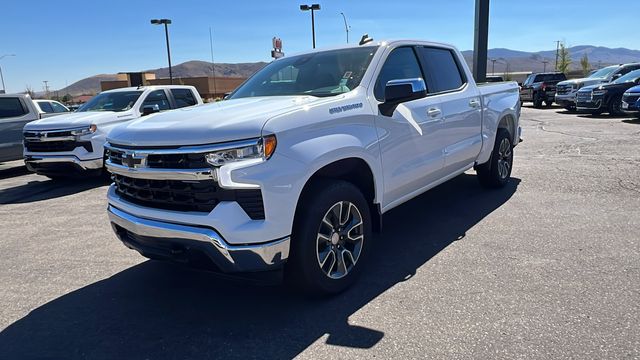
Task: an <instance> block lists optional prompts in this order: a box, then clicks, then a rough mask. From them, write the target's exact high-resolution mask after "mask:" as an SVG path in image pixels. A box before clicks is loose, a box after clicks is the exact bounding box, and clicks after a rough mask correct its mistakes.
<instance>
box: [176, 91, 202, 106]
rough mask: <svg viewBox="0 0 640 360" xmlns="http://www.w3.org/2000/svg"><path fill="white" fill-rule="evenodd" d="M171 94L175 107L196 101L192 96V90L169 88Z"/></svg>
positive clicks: (189, 104)
mask: <svg viewBox="0 0 640 360" xmlns="http://www.w3.org/2000/svg"><path fill="white" fill-rule="evenodd" d="M171 94H172V95H173V98H174V99H175V100H176V107H177V108H182V107H186V106H193V105H195V104H197V103H198V102H197V101H196V98H195V97H194V96H193V92H191V90H189V89H171Z"/></svg>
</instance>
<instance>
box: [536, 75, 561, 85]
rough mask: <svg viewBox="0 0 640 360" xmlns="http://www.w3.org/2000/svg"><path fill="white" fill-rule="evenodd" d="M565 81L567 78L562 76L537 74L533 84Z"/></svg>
mask: <svg viewBox="0 0 640 360" xmlns="http://www.w3.org/2000/svg"><path fill="white" fill-rule="evenodd" d="M563 80H567V77H566V76H564V74H539V75H536V80H535V81H534V82H537V83H539V82H543V81H563Z"/></svg>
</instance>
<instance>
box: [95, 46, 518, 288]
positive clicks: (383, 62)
mask: <svg viewBox="0 0 640 360" xmlns="http://www.w3.org/2000/svg"><path fill="white" fill-rule="evenodd" d="M519 115H520V101H519V97H518V85H517V84H516V83H514V82H505V83H498V84H491V85H489V84H486V85H482V86H476V83H475V82H474V80H473V78H472V75H471V73H470V71H469V69H468V67H467V66H466V64H465V62H464V60H463V57H462V55H461V54H460V52H459V51H458V50H456V49H455V48H454V47H452V46H450V45H445V44H439V43H431V42H421V41H390V42H379V43H369V44H365V45H362V46H355V47H354V46H352V47H342V48H335V49H328V50H322V51H314V52H310V53H305V54H301V55H296V56H291V57H285V58H281V59H278V60H275V61H273V62H272V63H271V64H269V65H268V66H266V67H265V68H263V69H262V70H260V71H259V72H257V73H256V74H255V75H253V76H252V77H251V78H250V79H248V80H247V81H246V82H245V83H244V84H242V85H241V86H240V87H239V88H238V89H236V90H235V91H234V92H233V93H232V94H231V95H230V96H229V98H228V100H226V101H222V102H219V103H216V104H214V105H211V106H204V107H196V108H191V109H185V110H183V111H175V112H169V113H166V114H160V115H156V116H154V117H153V118H148V119H139V120H136V121H132V122H130V123H127V124H126V125H123V126H119V127H116V128H115V129H113V131H112V132H111V134H110V135H109V137H108V139H107V140H108V143H107V145H106V149H107V157H108V160H107V162H106V164H107V168H108V170H109V171H110V172H112V178H113V181H114V182H113V184H112V185H111V187H110V188H109V191H108V202H109V206H108V213H109V218H110V221H111V224H112V227H113V229H114V231H115V233H116V234H117V236H118V237H119V238H120V240H121V241H123V242H124V244H125V245H127V246H128V247H130V248H132V249H135V250H137V251H138V252H140V253H141V254H142V255H144V256H146V257H149V258H153V259H164V260H174V261H183V262H187V263H189V262H191V261H197V260H201V259H206V260H207V261H209V262H210V263H211V264H213V265H214V267H215V268H217V269H218V270H221V271H223V272H254V271H261V270H271V269H280V268H284V275H285V280H287V281H292V282H293V283H295V284H297V285H300V286H302V287H303V288H305V289H308V290H312V291H316V292H321V293H322V292H324V293H334V292H339V291H341V290H343V289H345V288H346V287H347V286H348V285H349V284H350V283H351V282H352V281H354V279H355V277H356V276H357V275H358V273H359V272H360V271H361V269H362V267H363V265H364V263H365V260H366V258H367V256H368V252H369V250H370V246H371V243H372V242H373V241H374V239H373V237H372V231H378V230H380V228H381V216H382V214H384V213H385V212H387V211H389V210H390V209H392V208H394V207H396V206H398V205H400V204H402V203H403V202H405V201H408V200H410V199H412V198H414V197H416V196H418V195H420V194H421V193H423V192H425V191H427V190H429V189H431V188H433V187H435V186H436V185H438V184H440V183H443V182H445V181H447V180H449V179H451V178H453V177H455V176H458V175H460V174H462V173H463V172H464V171H466V170H468V169H470V168H474V167H475V169H476V170H477V173H478V179H479V180H480V182H481V183H482V184H484V185H487V186H489V187H501V186H504V185H505V184H506V183H507V182H508V181H509V179H510V174H511V168H512V164H513V147H514V146H515V145H516V144H518V142H519V140H520V126H519Z"/></svg>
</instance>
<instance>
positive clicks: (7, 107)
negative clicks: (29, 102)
mask: <svg viewBox="0 0 640 360" xmlns="http://www.w3.org/2000/svg"><path fill="white" fill-rule="evenodd" d="M26 113H27V111H26V110H25V108H24V107H23V106H22V102H20V99H18V98H11V97H3V98H0V119H1V118H9V117H15V116H22V115H24V114H26Z"/></svg>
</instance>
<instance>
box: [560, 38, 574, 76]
mask: <svg viewBox="0 0 640 360" xmlns="http://www.w3.org/2000/svg"><path fill="white" fill-rule="evenodd" d="M570 65H571V54H569V49H567V46H566V45H565V44H564V43H560V51H559V52H558V71H560V72H563V73H566V72H567V71H568V70H569V66H570Z"/></svg>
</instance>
